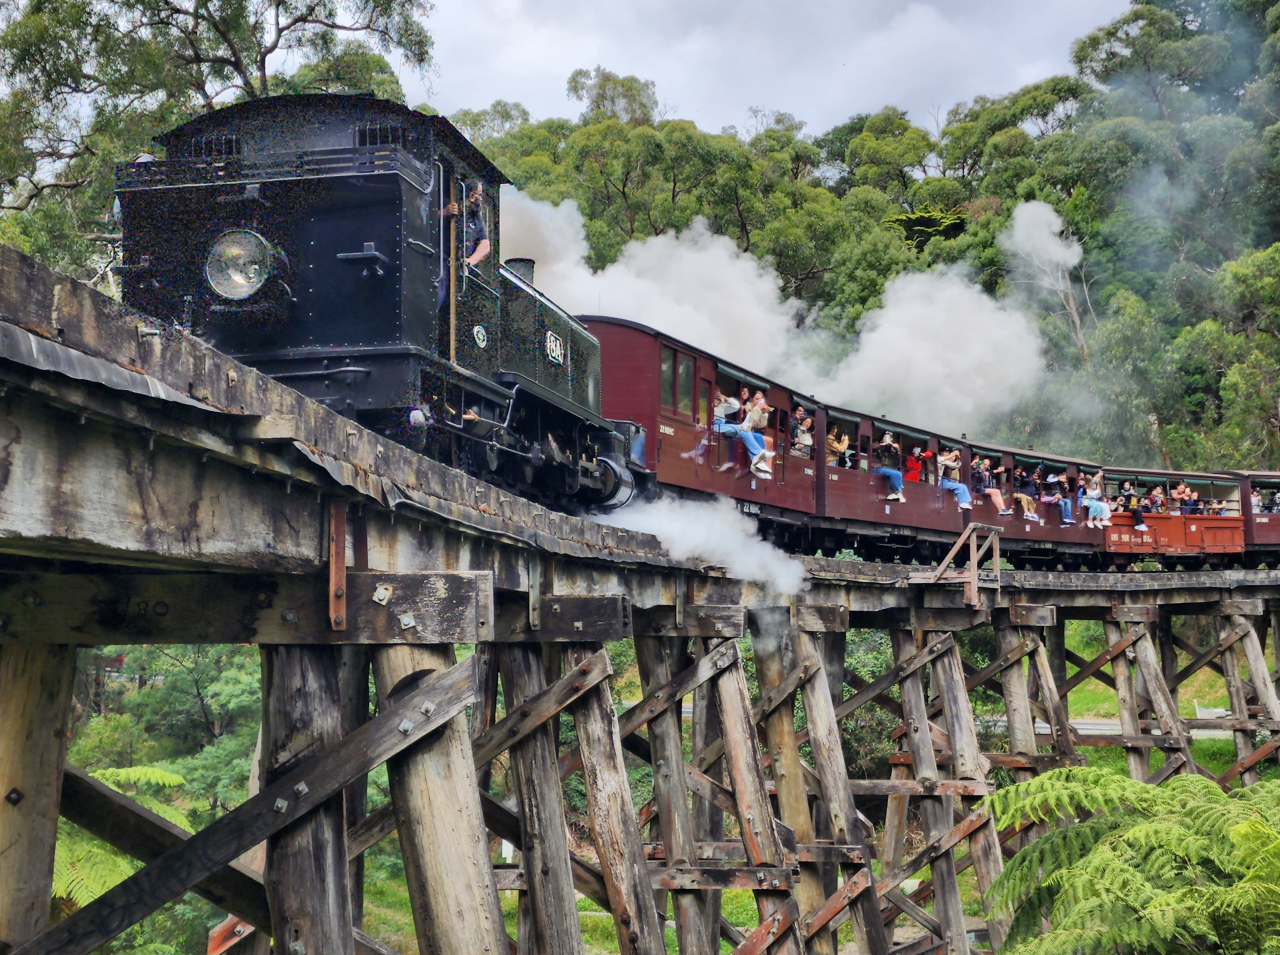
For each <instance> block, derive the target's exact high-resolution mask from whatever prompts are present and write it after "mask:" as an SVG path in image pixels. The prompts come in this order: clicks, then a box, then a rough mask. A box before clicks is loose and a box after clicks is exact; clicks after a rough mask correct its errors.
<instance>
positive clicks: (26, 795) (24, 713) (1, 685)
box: [0, 645, 76, 948]
mask: <svg viewBox="0 0 1280 955" xmlns="http://www.w3.org/2000/svg"><path fill="white" fill-rule="evenodd" d="M75 667H76V652H75V648H73V647H68V646H56V645H55V646H47V647H21V646H5V647H3V648H0V799H3V800H4V801H3V802H0V948H3V947H4V946H5V945H10V946H14V947H17V946H18V945H21V944H22V943H24V942H27V941H29V940H30V939H32V938H34V937H35V936H36V935H37V934H38V933H39V932H40V931H42V930H43V929H44V928H45V927H46V926H47V925H48V924H49V895H50V888H51V886H52V885H53V855H54V842H55V841H56V838H57V833H58V800H59V796H60V792H61V783H60V776H61V774H62V766H63V762H64V761H65V759H66V755H67V737H68V731H69V725H68V720H69V717H70V713H71V684H72V679H73V678H74V676H75Z"/></svg>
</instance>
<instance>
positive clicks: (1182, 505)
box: [1169, 481, 1191, 514]
mask: <svg viewBox="0 0 1280 955" xmlns="http://www.w3.org/2000/svg"><path fill="white" fill-rule="evenodd" d="M1190 500H1191V489H1190V488H1189V487H1187V482H1186V481H1179V482H1178V486H1177V487H1175V488H1174V489H1173V490H1172V491H1170V492H1169V513H1170V514H1185V513H1186V508H1187V503H1188V502H1189V501H1190Z"/></svg>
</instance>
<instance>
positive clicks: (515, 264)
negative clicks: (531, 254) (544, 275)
mask: <svg viewBox="0 0 1280 955" xmlns="http://www.w3.org/2000/svg"><path fill="white" fill-rule="evenodd" d="M502 264H503V265H505V266H506V267H507V268H509V269H510V270H511V271H512V272H514V273H516V275H518V276H520V278H522V279H524V280H525V282H527V283H528V284H529V285H532V284H533V266H534V261H533V259H507V260H506V261H505V262H503V263H502Z"/></svg>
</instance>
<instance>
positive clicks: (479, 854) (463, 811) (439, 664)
mask: <svg viewBox="0 0 1280 955" xmlns="http://www.w3.org/2000/svg"><path fill="white" fill-rule="evenodd" d="M472 635H474V631H472ZM453 665H454V651H453V648H452V647H445V646H429V647H405V646H397V647H379V648H378V649H376V650H374V651H373V676H374V682H375V684H376V686H377V689H378V700H379V704H380V706H381V707H382V708H383V709H385V708H386V707H387V706H388V704H389V703H390V701H391V700H392V699H394V697H395V694H396V692H397V688H398V687H401V686H404V685H406V684H407V683H408V682H410V681H412V680H414V679H416V678H419V677H421V676H422V675H424V674H429V673H437V672H440V671H447V670H449V669H450V668H451V667H453ZM472 667H473V675H474V664H472ZM470 692H471V693H472V695H473V698H474V693H475V687H474V685H473V686H472V687H471V688H470ZM387 776H388V781H389V782H390V786H391V805H392V806H393V810H394V813H395V819H396V831H397V832H398V833H399V836H400V853H401V856H402V857H403V859H404V869H405V877H406V881H407V884H408V888H409V902H410V905H411V907H412V909H413V921H414V927H415V929H416V931H417V936H418V948H419V950H420V951H423V952H432V953H433V955H472V953H475V952H485V951H492V952H500V951H502V949H503V948H504V947H505V945H506V929H505V928H504V926H503V922H502V909H501V906H500V905H499V903H498V893H497V890H496V889H495V888H494V885H493V869H492V866H491V865H490V862H489V837H488V834H487V833H486V832H485V827H484V818H483V816H482V815H481V812H480V799H479V783H478V782H477V779H476V770H475V762H474V760H473V759H472V746H471V740H470V738H469V734H468V732H467V721H466V716H465V714H459V715H458V716H456V717H454V718H453V719H452V720H450V721H449V722H448V723H447V724H446V725H445V726H444V727H443V728H442V729H441V730H440V731H439V732H438V733H436V734H435V735H433V736H432V737H431V739H429V740H426V741H424V742H423V743H422V744H421V745H420V746H417V747H415V748H414V749H413V751H412V752H408V753H404V754H403V755H401V756H398V757H396V758H395V759H392V760H390V761H389V762H388V763H387ZM446 925H447V926H448V931H442V927H443V926H446Z"/></svg>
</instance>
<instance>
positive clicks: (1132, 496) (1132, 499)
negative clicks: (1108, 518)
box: [1116, 481, 1147, 531]
mask: <svg viewBox="0 0 1280 955" xmlns="http://www.w3.org/2000/svg"><path fill="white" fill-rule="evenodd" d="M1116 501H1117V503H1118V504H1119V508H1120V510H1122V511H1124V512H1125V513H1126V514H1130V515H1132V517H1133V529H1134V530H1135V531H1145V530H1146V529H1147V522H1146V521H1144V520H1143V519H1142V511H1141V509H1139V507H1138V492H1137V490H1136V489H1135V488H1134V486H1133V484H1132V482H1130V481H1125V482H1124V484H1122V485H1120V493H1119V494H1118V495H1116Z"/></svg>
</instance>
